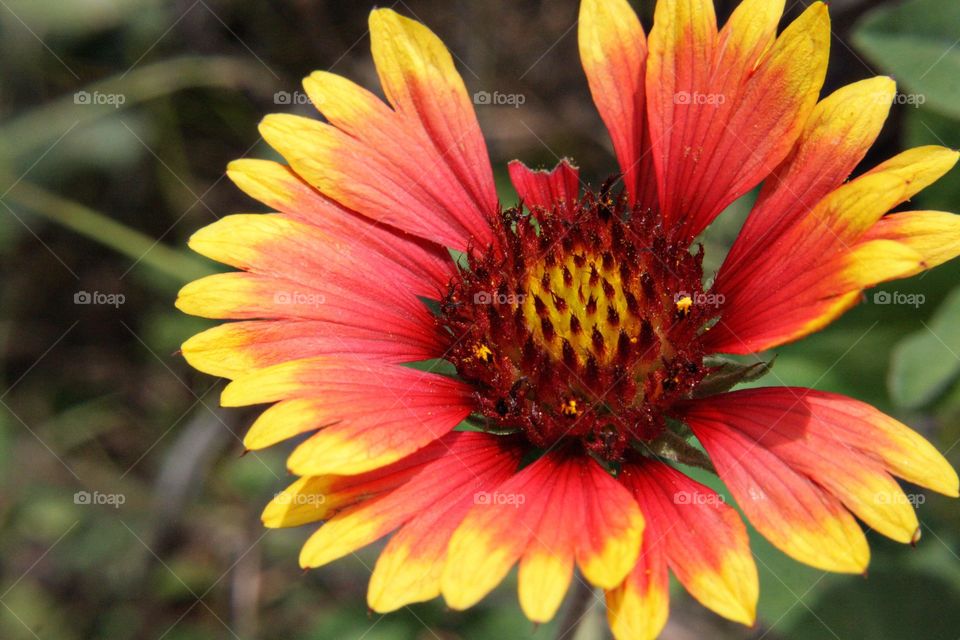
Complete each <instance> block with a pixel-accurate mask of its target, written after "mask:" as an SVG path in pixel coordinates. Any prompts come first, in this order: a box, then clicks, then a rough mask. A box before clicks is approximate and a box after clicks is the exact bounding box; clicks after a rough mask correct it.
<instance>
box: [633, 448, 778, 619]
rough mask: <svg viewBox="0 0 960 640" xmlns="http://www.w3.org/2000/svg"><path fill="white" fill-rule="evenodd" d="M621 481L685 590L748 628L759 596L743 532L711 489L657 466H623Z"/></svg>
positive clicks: (739, 522) (651, 463) (736, 518)
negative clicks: (629, 492)
mask: <svg viewBox="0 0 960 640" xmlns="http://www.w3.org/2000/svg"><path fill="white" fill-rule="evenodd" d="M620 481H621V482H623V483H624V484H625V485H626V486H627V488H629V489H630V491H631V493H632V494H633V496H634V497H635V498H636V500H637V503H638V504H639V505H640V510H641V511H643V513H644V516H645V517H646V521H647V530H646V533H645V535H646V536H651V537H653V538H654V539H656V540H658V541H659V543H658V544H659V547H660V548H661V552H662V553H663V554H664V555H665V557H666V559H667V563H668V565H669V567H670V569H671V570H672V571H673V573H674V574H676V576H677V579H678V580H679V581H680V583H681V584H683V586H684V587H686V589H687V590H688V591H689V592H690V593H691V594H692V595H693V596H694V597H695V598H696V599H697V600H699V601H700V602H701V603H703V605H704V606H706V607H707V608H709V609H711V610H712V611H715V612H716V613H718V614H720V615H722V616H724V617H726V618H729V619H730V620H734V621H736V622H740V623H741V624H745V625H748V626H749V625H752V624H753V623H754V620H755V618H756V606H757V598H758V596H759V593H760V585H759V579H758V577H757V568H756V565H755V563H754V561H753V555H752V554H751V552H750V542H749V539H748V537H747V530H746V527H745V526H744V524H743V521H742V520H741V519H740V516H739V514H737V512H736V511H734V510H733V509H732V508H730V507H729V506H727V505H726V504H724V503H723V499H722V498H721V497H720V496H719V495H718V494H716V493H715V492H714V491H713V490H711V489H709V488H708V487H705V486H703V485H702V484H700V483H698V482H696V481H694V480H692V479H690V478H688V477H687V476H686V475H684V474H683V473H681V472H679V471H677V470H676V469H673V468H672V467H669V466H667V465H665V464H663V463H661V462H655V461H648V462H643V463H640V464H633V465H625V466H624V469H623V471H622V473H621V475H620Z"/></svg>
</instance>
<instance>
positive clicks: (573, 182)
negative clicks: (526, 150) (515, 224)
mask: <svg viewBox="0 0 960 640" xmlns="http://www.w3.org/2000/svg"><path fill="white" fill-rule="evenodd" d="M507 169H508V170H509V172H510V181H511V182H513V187H514V188H515V189H516V190H517V193H518V194H519V195H520V200H521V201H523V204H524V205H526V207H527V209H529V210H531V211H532V210H533V209H534V208H540V209H543V210H545V211H548V212H552V213H557V212H564V211H566V210H567V209H565V208H564V207H560V206H558V205H560V204H561V203H564V202H567V203H569V204H571V205H572V204H575V203H576V202H577V200H578V199H579V198H578V196H579V194H580V170H579V169H578V168H577V167H575V166H573V165H572V164H570V161H569V160H566V159H564V160H561V161H560V162H558V163H557V166H556V167H554V168H553V170H552V171H543V170H541V171H534V170H533V169H530V168H528V167H527V166H526V165H525V164H523V163H522V162H520V161H519V160H512V161H510V163H509V164H508V165H507Z"/></svg>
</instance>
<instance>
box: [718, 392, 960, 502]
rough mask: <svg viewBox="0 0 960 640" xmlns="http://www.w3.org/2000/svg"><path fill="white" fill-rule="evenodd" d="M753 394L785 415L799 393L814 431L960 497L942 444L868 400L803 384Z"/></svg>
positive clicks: (757, 400) (891, 469)
mask: <svg viewBox="0 0 960 640" xmlns="http://www.w3.org/2000/svg"><path fill="white" fill-rule="evenodd" d="M736 393H745V392H736ZM753 395H754V397H755V400H753V404H754V405H759V403H760V402H766V403H768V404H771V405H773V406H778V407H780V412H781V414H782V413H783V408H782V407H783V405H784V403H785V401H786V397H787V396H790V397H792V398H793V399H794V402H796V399H797V398H798V397H799V398H801V399H802V406H803V407H804V409H803V410H804V411H805V412H806V413H807V414H809V415H812V416H814V417H815V419H814V420H810V421H808V422H807V425H806V428H807V429H808V430H810V431H812V432H813V433H815V434H817V435H819V436H821V437H823V438H826V439H833V440H835V441H839V442H842V443H844V444H845V445H846V446H848V447H850V448H852V449H855V450H857V451H860V452H861V453H863V454H864V455H865V456H867V457H869V458H871V459H873V460H876V461H877V462H879V463H880V464H881V465H882V466H883V467H884V468H885V469H886V470H887V471H889V472H890V473H892V474H894V475H895V476H898V477H900V478H903V479H904V480H906V481H908V482H911V483H913V484H916V485H919V486H921V487H926V488H927V489H931V490H933V491H936V492H938V493H942V494H944V495H948V496H951V497H957V496H958V495H960V489H958V487H960V480H958V478H957V472H956V471H955V470H954V468H953V467H952V466H951V465H950V463H949V462H948V461H947V460H946V458H944V457H943V455H942V454H940V452H939V451H937V449H936V447H934V446H933V445H932V444H930V442H928V441H927V440H925V439H924V438H923V437H922V436H921V435H920V434H918V433H917V432H916V431H914V430H912V429H910V428H909V427H907V426H906V425H905V424H903V423H901V422H900V421H898V420H895V419H894V418H891V417H890V416H888V415H886V414H885V413H883V412H882V411H879V410H877V409H875V408H874V407H871V406H870V405H869V404H867V403H865V402H860V401H858V400H854V399H852V398H848V397H846V396H842V395H839V394H835V393H826V392H823V391H815V390H812V389H801V388H789V389H781V388H777V387H775V388H771V389H755V390H753ZM740 398H741V400H742V399H743V397H742V396H741V397H740ZM738 401H739V400H738Z"/></svg>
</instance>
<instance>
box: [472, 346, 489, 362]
mask: <svg viewBox="0 0 960 640" xmlns="http://www.w3.org/2000/svg"><path fill="white" fill-rule="evenodd" d="M473 357H474V358H476V359H477V360H480V361H481V362H490V359H491V358H493V351H491V350H490V347H488V346H487V345H485V344H475V345H473Z"/></svg>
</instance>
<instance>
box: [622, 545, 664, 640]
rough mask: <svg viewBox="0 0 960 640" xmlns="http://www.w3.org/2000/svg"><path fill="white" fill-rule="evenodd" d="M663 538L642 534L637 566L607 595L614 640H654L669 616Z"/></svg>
mask: <svg viewBox="0 0 960 640" xmlns="http://www.w3.org/2000/svg"><path fill="white" fill-rule="evenodd" d="M661 542H662V536H661V537H657V536H655V535H652V534H651V533H650V532H649V531H648V532H646V533H644V536H643V543H642V546H641V549H640V556H639V557H638V558H637V564H636V565H635V566H634V567H633V570H632V571H631V572H630V574H629V575H627V578H626V579H625V580H624V581H623V582H622V583H621V584H620V585H619V586H617V587H616V588H615V589H609V590H608V591H607V621H608V622H609V624H610V630H611V631H612V632H613V637H614V638H616V640H654V639H655V638H657V637H659V635H660V632H661V631H663V627H664V626H666V624H667V617H668V616H669V614H670V580H669V576H668V575H667V560H666V555H665V554H664V553H663V548H662V546H661Z"/></svg>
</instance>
